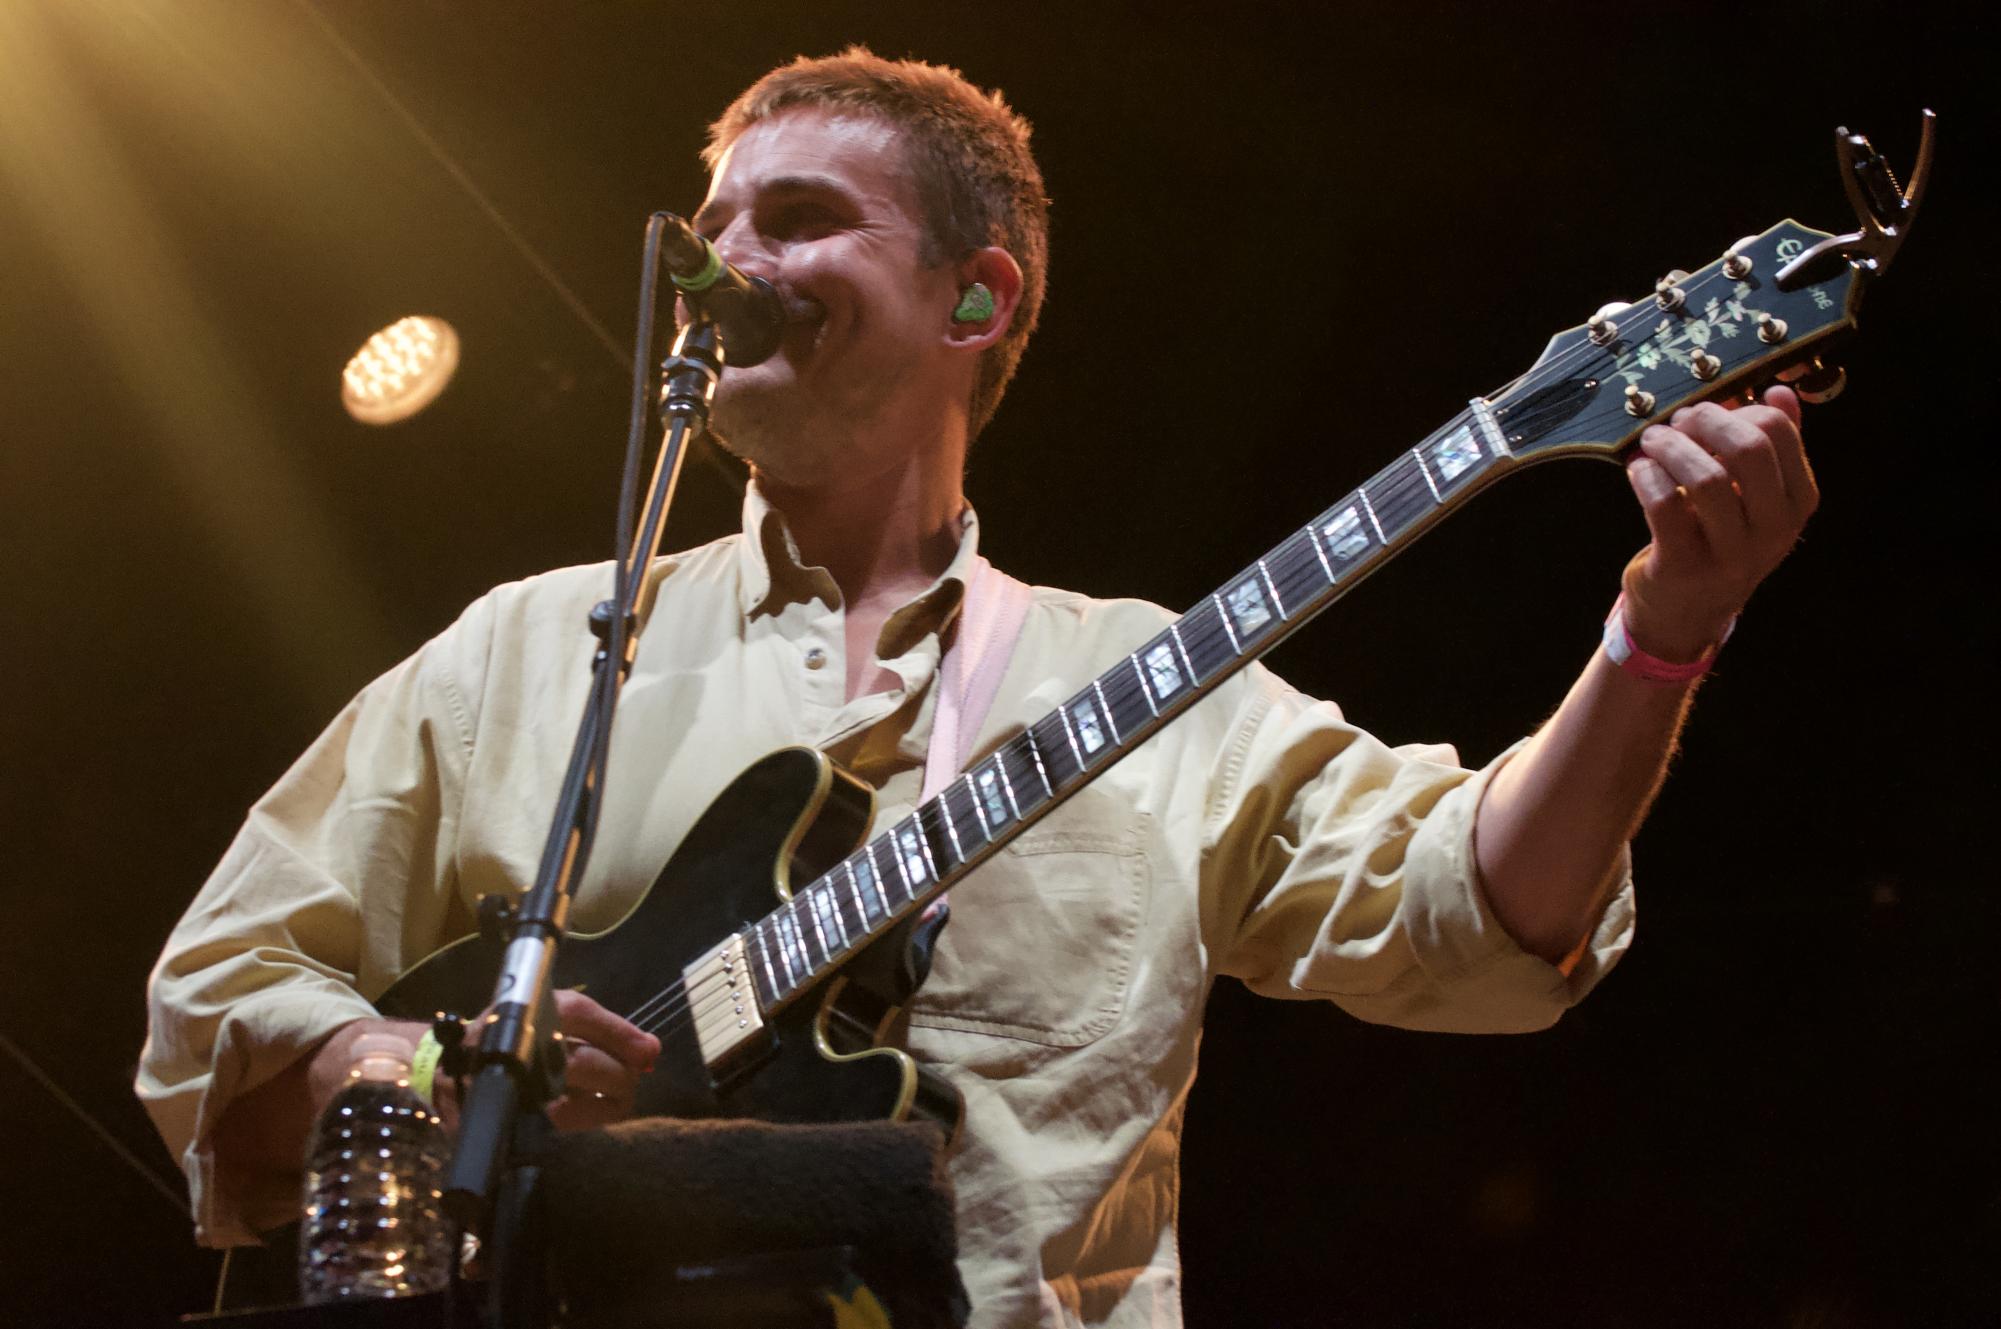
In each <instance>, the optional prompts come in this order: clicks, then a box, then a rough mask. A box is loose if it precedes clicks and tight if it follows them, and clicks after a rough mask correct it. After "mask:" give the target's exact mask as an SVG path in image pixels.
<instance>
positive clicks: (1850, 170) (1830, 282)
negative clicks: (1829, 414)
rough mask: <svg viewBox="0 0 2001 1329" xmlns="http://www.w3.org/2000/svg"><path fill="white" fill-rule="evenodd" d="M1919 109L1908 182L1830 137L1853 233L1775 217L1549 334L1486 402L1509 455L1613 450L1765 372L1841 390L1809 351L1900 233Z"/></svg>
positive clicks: (1922, 173)
mask: <svg viewBox="0 0 2001 1329" xmlns="http://www.w3.org/2000/svg"><path fill="white" fill-rule="evenodd" d="M1932 129H1933V117H1932V114H1931V112H1929V111H1927V112H1925V118H1924V133H1923V137H1922V139H1921V140H1920V142H1919V147H1918V164H1917V168H1916V169H1915V170H1914V171H1913V172H1912V174H1911V184H1910V187H1909V188H1908V189H1900V188H1899V187H1898V185H1897V181H1896V177H1895V176H1894V175H1893V174H1891V172H1890V168H1889V166H1888V164H1887V163H1885V162H1884V160H1883V158H1882V157H1881V156H1880V155H1878V154H1877V153H1876V150H1875V149H1874V148H1872V147H1870V146H1869V140H1868V139H1866V138H1863V137H1862V136H1861V135H1860V134H1851V133H1849V132H1848V131H1847V130H1846V129H1838V130H1836V131H1835V152H1836V155H1837V157H1838V159H1839V160H1840V163H1841V168H1842V176H1841V179H1842V185H1843V187H1844V188H1845V189H1846V190H1847V193H1848V198H1849V202H1850V203H1851V204H1852V205H1853V206H1854V209H1855V213H1856V220H1857V222H1858V229H1856V230H1854V231H1851V232H1849V233H1847V234H1845V235H1832V234H1829V233H1828V232H1826V231H1815V230H1810V229H1808V228H1807V227H1804V226H1801V225H1800V224H1799V223H1798V222H1793V221H1783V222H1780V223H1779V224H1778V225H1777V226H1774V227H1772V228H1771V229H1770V230H1768V231H1766V232H1765V233H1764V234H1762V235H1753V236H1746V237H1745V238H1744V239H1742V240H1739V241H1738V242H1737V243H1736V244H1734V245H1732V246H1730V248H1729V249H1728V250H1727V251H1725V252H1724V254H1723V255H1722V257H1720V258H1718V259H1717V260H1716V261H1715V262H1713V263H1711V264H1710V265H1709V266H1708V267H1706V268H1703V269H1702V270H1701V271H1699V272H1693V273H1689V272H1679V271H1677V272H1671V273H1669V274H1668V275H1667V276H1666V277H1663V278H1662V279H1661V280H1660V282H1659V283H1657V284H1656V286H1655V288H1654V294H1653V295H1652V296H1649V297H1647V298H1646V299H1643V300H1639V301H1635V302H1634V303H1632V304H1618V305H1607V306H1605V308H1603V309H1601V310H1599V311H1598V313H1596V314H1595V315H1593V316H1592V318H1591V319H1590V321H1589V322H1587V323H1585V324H1584V325H1583V326H1582V327H1576V328H1571V329H1569V330H1567V331H1565V332H1559V333H1558V334H1556V336H1554V337H1552V338H1550V340H1549V344H1548V345H1547V346H1545V347H1544V348H1543V352H1542V354H1541V356H1539V357H1538V358H1537V359H1536V362H1535V364H1534V365H1533V366H1531V367H1530V369H1529V371H1528V372H1527V373H1526V374H1524V375H1522V376H1521V377H1520V378H1519V379H1517V380H1515V381H1514V382H1513V383H1511V384H1509V385H1508V386H1507V387H1506V388H1504V389H1502V390H1501V391H1500V392H1498V393H1495V394H1494V395H1493V396H1492V397H1491V398H1489V399H1488V404H1489V406H1490V407H1491V408H1492V411H1493V418H1494V422H1495V424H1496V425H1497V426H1498V427H1499V429H1500V431H1501V433H1502V434H1503V436H1504V437H1505V438H1506V439H1507V444H1508V449H1509V451H1510V452H1511V453H1512V454H1513V455H1514V456H1515V457H1516V458H1517V459H1518V460H1523V461H1528V460H1540V459H1542V458H1544V457H1552V456H1561V455H1565V454H1577V453H1585V454H1598V455H1605V456H1617V455H1619V454H1620V453H1623V452H1625V451H1626V450H1627V449H1629V448H1630V447H1632V446H1633V444H1634V442H1635V441H1636V440H1637V439H1638V438H1639V436H1640V431H1641V430H1643V429H1645V428H1646V427H1647V426H1648V425H1649V424H1652V423H1655V422H1658V421H1662V420H1665V419H1667V418H1668V417H1669V416H1671V415H1673V414H1674V412H1675V411H1676V410H1678V409H1680V408H1681V407H1683V406H1689V405H1693V404H1694V403H1696V402H1701V401H1722V400H1727V399H1729V398H1733V397H1737V398H1742V397H1747V396H1750V395H1753V394H1755V393H1756V392H1757V390H1758V389H1759V388H1760V387H1761V386H1763V385H1764V384H1766V383H1769V382H1771V381H1773V380H1774V379H1783V380H1785V381H1787V382H1790V383H1791V384H1792V385H1793V386H1794V388H1795V389H1796V390H1798V392H1799V394H1800V396H1801V397H1802V398H1804V399H1805V400H1807V401H1825V400H1827V399H1828V398H1830V397H1832V396H1834V395H1835V394H1836V393H1838V392H1839V391H1840V390H1841V387H1842V381H1843V378H1842V371H1841V370H1839V369H1831V368H1827V367H1825V366H1823V365H1822V363H1821V361H1820V359H1819V354H1818V353H1819V350H1820V349H1821V348H1822V347H1823V346H1824V344H1825V343H1826V342H1827V341H1828V340H1829V339H1830V338H1833V337H1835V336H1837V335H1839V334H1840V333H1843V332H1846V331H1848V330H1849V329H1850V328H1852V327H1854V325H1855V310H1856V307H1857V306H1858V305H1859V304H1860V303H1861V297H1862V291H1863V289H1864V287H1865V286H1866V284H1867V282H1868V280H1869V278H1871V277H1874V276H1876V275H1877V274H1879V273H1881V272H1882V271H1883V270H1884V269H1885V268H1887V267H1888V266H1889V264H1890V260H1891V259H1892V258H1894V257H1895V256H1896V252H1897V249H1898V248H1899V247H1900V246H1901V245H1902V244H1903V242H1904V240H1905V238H1906V237H1907V236H1908V235H1909V233H1910V228H1911V223H1912V222H1913V221H1914V220H1915V218H1916V215H1917V209H1918V205H1919V203H1920V202H1922V201H1923V197H1924V189H1925V185H1926V182H1927V180H1928V178H1929V177H1930V174H1931V160H1932Z"/></svg>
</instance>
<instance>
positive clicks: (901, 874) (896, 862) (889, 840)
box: [869, 830, 917, 913]
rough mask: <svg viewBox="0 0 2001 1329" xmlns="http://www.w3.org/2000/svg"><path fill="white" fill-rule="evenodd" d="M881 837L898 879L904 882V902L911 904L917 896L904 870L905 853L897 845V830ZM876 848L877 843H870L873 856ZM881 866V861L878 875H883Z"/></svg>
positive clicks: (878, 865) (893, 911) (892, 911)
mask: <svg viewBox="0 0 2001 1329" xmlns="http://www.w3.org/2000/svg"><path fill="white" fill-rule="evenodd" d="M879 838H880V839H881V840H882V841H883V844H884V847H885V848H887V849H888V850H889V865H890V866H891V867H893V868H895V869H896V879H897V880H898V881H901V882H902V883H903V902H904V903H905V904H909V903H910V902H911V901H912V900H914V899H916V898H917V897H916V896H915V895H914V894H912V893H911V890H910V874H909V873H907V872H905V871H904V870H903V854H902V852H901V851H900V850H898V848H897V845H896V832H895V831H894V830H891V831H889V832H888V833H886V834H884V835H882V836H880V837H879ZM874 850H875V843H874V842H873V841H871V842H870V844H869V851H870V856H871V857H873V856H874ZM881 866H882V865H881V864H879V863H878V864H877V865H876V868H877V873H876V875H877V876H878V877H879V876H881V875H882V872H881ZM890 912H891V913H895V912H896V911H895V910H894V909H892V910H891V911H890Z"/></svg>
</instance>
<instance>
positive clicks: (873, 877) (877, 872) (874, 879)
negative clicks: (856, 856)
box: [848, 844, 896, 918]
mask: <svg viewBox="0 0 2001 1329" xmlns="http://www.w3.org/2000/svg"><path fill="white" fill-rule="evenodd" d="M862 854H863V855H864V856H865V857H866V858H867V859H868V880H869V885H871V886H873V887H875V898H876V899H878V900H880V901H882V916H883V917H884V918H888V917H889V916H890V915H891V914H893V913H895V912H896V906H895V905H893V904H891V903H890V902H889V892H888V891H886V890H884V889H883V888H882V869H881V867H880V866H879V865H878V864H877V863H876V861H875V846H874V845H873V844H865V845H863V846H862ZM854 870H855V869H854V865H853V864H852V863H850V864H849V866H848V874H849V875H850V876H852V875H854Z"/></svg>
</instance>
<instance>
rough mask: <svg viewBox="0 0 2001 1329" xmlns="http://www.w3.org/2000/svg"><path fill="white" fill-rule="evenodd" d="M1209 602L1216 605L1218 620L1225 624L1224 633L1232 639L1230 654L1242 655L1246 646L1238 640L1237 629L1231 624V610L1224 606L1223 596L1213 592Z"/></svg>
mask: <svg viewBox="0 0 2001 1329" xmlns="http://www.w3.org/2000/svg"><path fill="white" fill-rule="evenodd" d="M1209 602H1210V603H1211V604H1213V605H1215V606H1216V621H1217V622H1218V623H1221V624H1222V625H1223V633H1224V635H1225V636H1227V637H1228V638H1229V639H1230V654H1232V655H1242V654H1243V653H1244V646H1243V643H1242V642H1240V641H1238V640H1237V630H1236V629H1235V628H1233V627H1231V626H1230V611H1229V610H1227V609H1225V608H1223V597H1222V596H1221V595H1217V594H1212V595H1211V596H1210V597H1209Z"/></svg>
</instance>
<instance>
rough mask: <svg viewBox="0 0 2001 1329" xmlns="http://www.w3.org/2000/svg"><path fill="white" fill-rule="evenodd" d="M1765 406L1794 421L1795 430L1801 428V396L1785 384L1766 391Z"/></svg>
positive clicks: (1776, 385)
mask: <svg viewBox="0 0 2001 1329" xmlns="http://www.w3.org/2000/svg"><path fill="white" fill-rule="evenodd" d="M1765 405H1767V406H1770V407H1772V408H1773V409H1774V410H1776V411H1778V412H1779V413H1780V414H1782V415H1784V416H1785V417H1786V419H1788V420H1790V421H1792V422H1793V428H1794V429H1798V428H1799V427H1800V395H1799V394H1798V393H1797V392H1794V391H1793V390H1792V389H1791V388H1789V387H1787V386H1786V385H1785V384H1783V383H1779V384H1775V385H1773V386H1772V387H1769V388H1766V389H1765Z"/></svg>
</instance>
